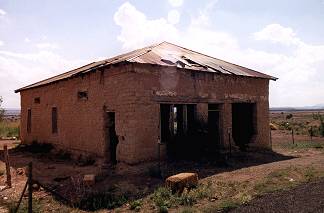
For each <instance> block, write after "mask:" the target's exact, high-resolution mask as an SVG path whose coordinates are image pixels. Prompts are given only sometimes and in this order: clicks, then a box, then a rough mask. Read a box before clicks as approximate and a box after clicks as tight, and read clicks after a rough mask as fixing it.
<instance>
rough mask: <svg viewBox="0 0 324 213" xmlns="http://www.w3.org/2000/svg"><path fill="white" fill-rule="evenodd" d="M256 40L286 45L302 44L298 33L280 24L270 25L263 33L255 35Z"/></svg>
mask: <svg viewBox="0 0 324 213" xmlns="http://www.w3.org/2000/svg"><path fill="white" fill-rule="evenodd" d="M253 35H254V38H255V39H256V40H264V41H271V42H273V43H281V44H284V45H292V44H294V45H296V44H299V43H300V40H299V38H297V37H296V33H295V32H294V31H293V29H291V28H289V27H283V26H281V25H280V24H269V25H267V26H266V27H265V28H263V29H262V30H261V31H259V32H256V33H254V34H253Z"/></svg>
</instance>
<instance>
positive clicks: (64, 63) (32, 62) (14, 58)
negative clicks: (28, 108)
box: [0, 50, 89, 107]
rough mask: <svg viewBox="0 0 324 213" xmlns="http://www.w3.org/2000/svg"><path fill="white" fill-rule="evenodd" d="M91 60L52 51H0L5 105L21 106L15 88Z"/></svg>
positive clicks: (2, 93) (1, 86)
mask: <svg viewBox="0 0 324 213" xmlns="http://www.w3.org/2000/svg"><path fill="white" fill-rule="evenodd" d="M88 62H89V61H84V60H77V59H75V60H67V59H65V58H63V57H62V56H60V55H58V54H55V53H53V52H50V51H43V50H42V51H37V52H33V53H17V52H10V51H0V82H5V83H2V84H0V94H1V96H3V100H4V103H3V104H4V106H5V107H19V100H20V99H19V94H14V90H15V89H18V88H20V87H23V86H26V85H28V84H31V83H35V82H37V81H40V80H42V79H45V78H48V77H52V76H54V75H57V74H60V73H62V72H65V71H68V70H69V69H72V68H76V67H78V66H81V65H84V64H85V63H88Z"/></svg>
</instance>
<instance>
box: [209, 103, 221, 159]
mask: <svg viewBox="0 0 324 213" xmlns="http://www.w3.org/2000/svg"><path fill="white" fill-rule="evenodd" d="M208 145H209V146H208V149H209V152H211V153H215V152H217V151H218V150H219V146H220V105H219V104H208Z"/></svg>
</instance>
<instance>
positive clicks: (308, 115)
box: [270, 110, 324, 137]
mask: <svg viewBox="0 0 324 213" xmlns="http://www.w3.org/2000/svg"><path fill="white" fill-rule="evenodd" d="M270 122H271V123H272V124H273V128H275V129H278V130H288V131H291V130H293V131H294V133H295V134H297V135H305V136H306V135H307V136H309V137H310V136H312V137H323V136H324V110H316V111H315V110H308V111H275V112H274V111H272V112H270Z"/></svg>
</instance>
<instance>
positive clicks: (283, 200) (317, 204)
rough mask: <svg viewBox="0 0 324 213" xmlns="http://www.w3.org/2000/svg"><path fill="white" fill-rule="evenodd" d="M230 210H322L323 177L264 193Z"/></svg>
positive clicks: (323, 208) (239, 211)
mask: <svg viewBox="0 0 324 213" xmlns="http://www.w3.org/2000/svg"><path fill="white" fill-rule="evenodd" d="M230 212H232V213H245V212H263V213H267V212H324V179H322V180H320V181H318V182H315V183H308V184H303V185H300V186H298V187H296V188H293V189H290V190H285V191H282V192H276V193H270V194H267V195H264V196H262V197H260V198H257V199H255V200H253V201H251V202H250V203H249V204H248V205H247V206H242V207H239V208H237V209H234V210H232V211H230Z"/></svg>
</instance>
